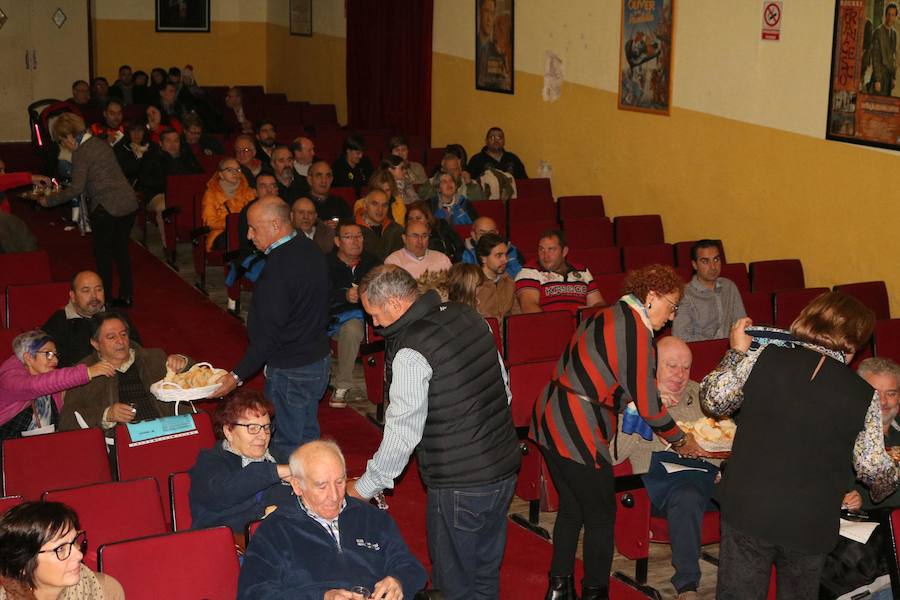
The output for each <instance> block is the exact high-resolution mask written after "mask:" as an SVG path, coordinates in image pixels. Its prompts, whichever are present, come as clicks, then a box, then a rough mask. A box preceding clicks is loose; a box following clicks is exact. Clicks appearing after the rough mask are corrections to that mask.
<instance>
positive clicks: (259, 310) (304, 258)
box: [234, 235, 331, 379]
mask: <svg viewBox="0 0 900 600" xmlns="http://www.w3.org/2000/svg"><path fill="white" fill-rule="evenodd" d="M330 289H331V287H330V284H329V279H328V265H327V264H326V263H325V255H323V254H322V252H321V251H320V250H319V248H318V247H317V246H316V244H315V242H313V241H312V240H310V239H308V238H307V237H306V236H305V235H296V236H294V238H293V239H291V240H290V241H289V242H286V243H284V244H282V245H280V246H278V247H277V248H275V249H274V250H272V251H271V252H270V253H269V255H268V256H267V257H266V266H265V268H264V269H263V272H262V274H261V275H260V276H259V279H257V280H256V283H255V285H254V290H253V301H252V303H251V304H250V313H249V315H248V316H247V335H248V337H249V338H250V345H249V346H248V347H247V351H246V352H245V353H244V358H242V359H241V362H240V363H239V364H238V366H237V367H235V369H234V372H235V373H237V375H238V376H239V377H240V378H241V379H247V378H249V377H250V376H252V375H253V374H255V373H256V372H257V371H259V370H260V369H261V368H262V367H263V366H264V365H268V366H270V367H273V368H276V369H291V368H296V367H302V366H304V365H308V364H310V363H313V362H315V361H317V360H319V359H322V358H324V357H325V356H326V355H327V354H328V353H329V352H330V347H329V345H328V336H327V335H326V333H325V331H326V329H327V327H328V321H329V316H328V297H329V290H330Z"/></svg>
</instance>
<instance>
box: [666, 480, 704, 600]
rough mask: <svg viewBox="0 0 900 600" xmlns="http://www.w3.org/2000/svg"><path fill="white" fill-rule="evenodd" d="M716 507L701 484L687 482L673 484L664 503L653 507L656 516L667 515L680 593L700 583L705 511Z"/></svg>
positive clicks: (673, 581) (674, 579)
mask: <svg viewBox="0 0 900 600" xmlns="http://www.w3.org/2000/svg"><path fill="white" fill-rule="evenodd" d="M715 509H716V507H715V505H714V504H712V502H711V501H710V499H709V498H708V497H707V496H706V494H705V493H704V492H703V490H701V489H700V487H699V486H697V485H694V484H691V483H686V484H684V485H679V486H675V487H672V488H671V490H670V491H669V494H668V496H667V497H666V498H665V506H663V507H657V506H655V505H653V506H652V508H651V510H652V513H653V515H654V516H662V517H665V518H666V520H667V521H668V525H669V540H670V545H671V546H672V566H673V567H675V575H674V576H673V577H672V585H673V586H674V587H675V590H676V591H678V592H679V593H681V592H684V591H689V590H690V591H697V586H699V585H700V537H701V530H702V528H703V513H705V512H706V511H707V510H715Z"/></svg>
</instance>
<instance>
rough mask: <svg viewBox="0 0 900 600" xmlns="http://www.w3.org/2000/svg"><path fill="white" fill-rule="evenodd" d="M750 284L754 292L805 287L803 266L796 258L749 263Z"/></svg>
mask: <svg viewBox="0 0 900 600" xmlns="http://www.w3.org/2000/svg"><path fill="white" fill-rule="evenodd" d="M750 283H751V285H752V289H753V291H754V292H769V293H771V292H774V291H775V290H783V289H792V290H796V289H800V288H804V287H806V284H805V283H804V280H803V265H802V264H800V261H799V260H797V259H796V258H787V259H782V260H762V261H756V262H752V263H750Z"/></svg>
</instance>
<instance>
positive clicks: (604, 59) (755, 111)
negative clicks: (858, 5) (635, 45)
mask: <svg viewBox="0 0 900 600" xmlns="http://www.w3.org/2000/svg"><path fill="white" fill-rule="evenodd" d="M621 7H622V2H621V0H566V1H565V2H557V1H553V0H524V1H523V0H520V1H519V2H516V6H515V11H516V14H515V39H516V53H515V67H516V70H517V71H524V72H526V73H533V74H537V75H542V74H543V68H544V51H545V50H552V51H553V52H555V53H556V54H558V55H559V56H560V57H561V58H562V59H563V63H564V69H565V78H566V81H567V82H572V83H577V84H581V85H586V86H590V87H594V88H597V89H601V90H605V91H609V92H616V91H617V89H618V85H617V75H616V74H617V72H618V68H619V50H618V48H619V43H620V41H619V37H620V21H621V18H622V12H621V11H622V8H621ZM761 25H762V2H760V1H756V0H739V1H723V0H677V1H676V2H675V34H674V37H675V41H674V50H673V55H674V61H675V63H674V66H673V74H672V80H673V90H672V101H673V104H674V106H677V107H679V108H686V109H690V110H696V111H701V112H704V113H709V114H714V115H718V116H722V117H727V118H730V119H736V120H739V121H744V122H748V123H753V124H757V125H763V126H767V127H774V128H777V129H782V130H786V131H791V132H795V133H800V134H803V135H810V136H814V137H819V138H821V137H824V135H825V124H826V112H827V103H828V85H829V84H828V79H829V70H830V62H831V37H832V33H833V25H834V3H833V2H832V1H831V0H827V1H826V0H790V1H789V2H785V3H784V16H783V19H782V28H781V36H782V39H781V41H778V42H770V41H763V40H762V39H761ZM474 31H475V3H474V2H470V1H468V2H467V1H463V0H434V38H433V39H434V41H433V48H434V51H435V52H440V53H443V54H449V55H452V56H456V57H460V58H465V59H469V60H474V57H475V33H474ZM562 93H563V94H565V88H563V91H562Z"/></svg>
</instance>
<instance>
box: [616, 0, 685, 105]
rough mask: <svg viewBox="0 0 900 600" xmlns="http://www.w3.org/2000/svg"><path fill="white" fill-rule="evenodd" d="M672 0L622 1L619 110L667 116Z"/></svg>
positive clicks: (670, 69)
mask: <svg viewBox="0 0 900 600" xmlns="http://www.w3.org/2000/svg"><path fill="white" fill-rule="evenodd" d="M674 1H675V0H622V28H621V43H620V53H619V108H620V109H622V110H637V111H642V112H649V113H656V114H660V115H668V114H669V111H670V107H671V103H672V39H673V37H672V35H673V33H674V14H675V13H674V11H673V3H674Z"/></svg>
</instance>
